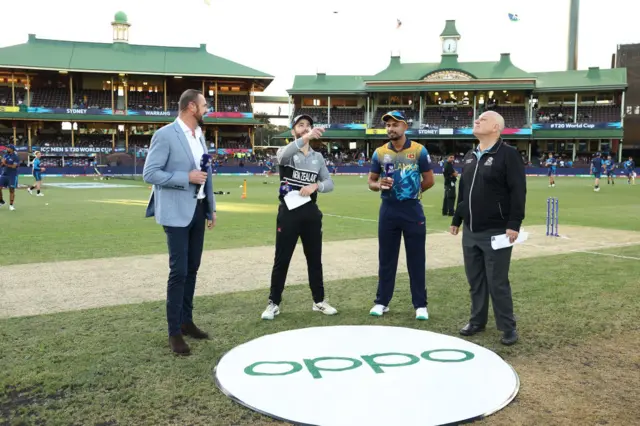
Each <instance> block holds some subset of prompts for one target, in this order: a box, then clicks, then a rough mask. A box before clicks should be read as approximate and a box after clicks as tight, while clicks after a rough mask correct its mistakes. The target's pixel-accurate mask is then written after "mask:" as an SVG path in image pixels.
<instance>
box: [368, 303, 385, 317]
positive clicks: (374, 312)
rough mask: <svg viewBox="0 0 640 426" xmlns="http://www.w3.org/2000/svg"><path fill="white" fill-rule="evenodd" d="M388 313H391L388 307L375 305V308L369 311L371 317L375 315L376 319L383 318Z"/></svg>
mask: <svg viewBox="0 0 640 426" xmlns="http://www.w3.org/2000/svg"><path fill="white" fill-rule="evenodd" d="M387 312H389V308H388V307H387V306H384V305H374V307H373V308H371V310H370V311H369V315H373V316H374V317H381V316H382V315H383V314H385V313H387Z"/></svg>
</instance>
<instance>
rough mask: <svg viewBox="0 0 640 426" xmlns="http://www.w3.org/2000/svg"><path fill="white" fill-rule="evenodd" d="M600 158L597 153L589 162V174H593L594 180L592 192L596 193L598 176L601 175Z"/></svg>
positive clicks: (598, 189)
mask: <svg viewBox="0 0 640 426" xmlns="http://www.w3.org/2000/svg"><path fill="white" fill-rule="evenodd" d="M602 167H603V166H602V157H601V156H600V153H599V152H596V156H595V158H594V159H593V160H591V173H593V177H595V178H596V182H595V186H594V187H593V190H594V191H596V192H598V191H600V176H601V175H602Z"/></svg>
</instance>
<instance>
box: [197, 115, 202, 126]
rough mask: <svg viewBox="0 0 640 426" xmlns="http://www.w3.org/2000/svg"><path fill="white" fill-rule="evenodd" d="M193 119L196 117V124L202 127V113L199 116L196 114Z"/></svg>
mask: <svg viewBox="0 0 640 426" xmlns="http://www.w3.org/2000/svg"><path fill="white" fill-rule="evenodd" d="M195 119H196V122H197V123H198V126H200V127H204V120H203V118H202V115H201V116H200V117H198V116H196V117H195Z"/></svg>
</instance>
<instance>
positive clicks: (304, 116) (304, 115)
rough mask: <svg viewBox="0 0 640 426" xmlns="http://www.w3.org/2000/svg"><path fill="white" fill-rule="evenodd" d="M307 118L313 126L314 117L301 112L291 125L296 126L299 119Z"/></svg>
mask: <svg viewBox="0 0 640 426" xmlns="http://www.w3.org/2000/svg"><path fill="white" fill-rule="evenodd" d="M302 119H305V120H308V121H309V124H310V125H311V127H313V119H312V118H311V117H310V116H308V115H307V114H300V115H298V116H297V117H296V118H294V119H293V123H291V127H295V126H296V124H298V121H300V120H302Z"/></svg>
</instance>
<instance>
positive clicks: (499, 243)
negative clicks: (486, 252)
mask: <svg viewBox="0 0 640 426" xmlns="http://www.w3.org/2000/svg"><path fill="white" fill-rule="evenodd" d="M528 238H529V233H528V232H524V231H520V232H519V233H518V238H516V241H515V242H513V243H512V242H510V241H509V237H507V234H501V235H494V236H493V237H491V248H493V249H494V250H500V249H503V248H507V247H511V246H512V245H514V244H519V243H523V242H525V241H527V239H528Z"/></svg>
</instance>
